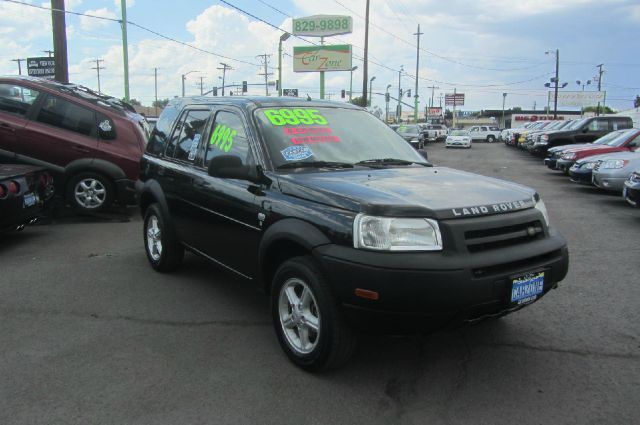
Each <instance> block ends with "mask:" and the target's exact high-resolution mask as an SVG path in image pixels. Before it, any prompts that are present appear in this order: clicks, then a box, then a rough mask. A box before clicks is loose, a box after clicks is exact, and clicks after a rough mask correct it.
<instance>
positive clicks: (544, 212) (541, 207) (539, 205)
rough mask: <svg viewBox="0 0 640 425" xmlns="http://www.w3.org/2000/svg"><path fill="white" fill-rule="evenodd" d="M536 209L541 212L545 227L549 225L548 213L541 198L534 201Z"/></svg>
mask: <svg viewBox="0 0 640 425" xmlns="http://www.w3.org/2000/svg"><path fill="white" fill-rule="evenodd" d="M534 201H535V199H534ZM536 209H537V210H538V211H540V212H541V213H542V216H543V217H544V222H545V223H546V224H547V227H549V213H547V207H546V206H545V204H544V201H543V200H542V199H539V200H538V202H536Z"/></svg>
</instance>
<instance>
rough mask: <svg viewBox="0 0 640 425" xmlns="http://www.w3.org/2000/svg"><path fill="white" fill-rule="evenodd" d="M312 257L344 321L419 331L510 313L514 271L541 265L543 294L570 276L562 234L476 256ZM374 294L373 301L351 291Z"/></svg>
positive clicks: (346, 253)
mask: <svg viewBox="0 0 640 425" xmlns="http://www.w3.org/2000/svg"><path fill="white" fill-rule="evenodd" d="M314 255H315V257H316V258H317V259H318V261H319V262H320V263H321V265H322V268H323V269H324V271H325V272H326V274H327V275H328V277H329V281H330V282H331V284H332V286H333V289H334V293H335V294H336V296H337V297H338V299H339V300H340V302H341V303H342V305H343V307H344V312H345V316H346V318H347V320H348V321H349V322H350V323H351V324H352V325H354V326H355V327H357V328H359V329H361V330H367V331H375V332H391V333H404V332H420V331H431V330H435V329H438V328H441V327H443V326H447V325H453V324H459V323H464V322H470V321H475V320H478V319H481V318H483V317H485V316H497V315H503V314H507V313H509V312H511V311H513V310H517V309H519V308H521V307H523V306H525V305H527V304H525V305H520V306H517V305H513V304H512V303H511V298H510V295H511V289H512V288H511V285H512V280H513V278H514V277H515V276H518V275H521V274H524V273H528V272H534V271H544V272H545V280H544V289H543V293H542V294H540V295H539V296H538V298H537V299H539V298H541V297H542V296H543V295H545V294H546V293H548V292H549V291H550V290H551V289H552V288H555V287H556V286H557V283H558V282H559V281H561V280H562V279H563V278H564V277H565V276H566V274H567V270H568V264H569V254H568V249H567V246H566V242H565V240H564V238H562V236H560V235H559V234H557V233H555V232H552V234H551V235H549V236H548V237H545V238H544V239H541V240H538V241H535V242H531V243H527V244H522V245H518V246H512V247H509V248H501V249H494V250H490V251H485V252H478V253H474V254H470V253H466V254H462V253H460V254H455V253H452V252H447V251H443V252H437V253H436V252H431V253H407V252H403V253H379V252H372V251H364V250H357V249H354V248H350V247H345V246H338V245H325V246H321V247H318V248H316V249H315V250H314ZM357 288H359V289H365V290H368V291H374V292H377V293H378V294H379V298H378V299H377V300H375V301H373V300H367V299H363V298H359V297H357V296H356V295H355V290H356V289H357Z"/></svg>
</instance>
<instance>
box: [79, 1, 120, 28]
mask: <svg viewBox="0 0 640 425" xmlns="http://www.w3.org/2000/svg"><path fill="white" fill-rule="evenodd" d="M84 13H85V14H86V15H93V16H100V17H102V18H111V19H117V16H116V14H115V13H114V12H112V11H111V10H109V9H107V8H106V7H103V8H102V9H95V10H85V12H84ZM111 23H113V22H112V21H107V20H104V19H98V18H93V17H91V16H80V28H82V29H83V30H85V31H91V30H94V29H97V28H103V27H106V26H108V25H109V24H111Z"/></svg>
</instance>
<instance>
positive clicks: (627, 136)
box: [556, 128, 640, 174]
mask: <svg viewBox="0 0 640 425" xmlns="http://www.w3.org/2000/svg"><path fill="white" fill-rule="evenodd" d="M616 133H618V136H617V137H615V138H614V139H612V140H610V141H609V142H607V143H606V144H604V145H591V146H584V147H581V148H575V149H568V150H566V151H564V152H563V153H562V156H561V157H560V159H559V160H558V162H557V164H556V168H557V169H558V170H560V171H563V172H564V173H566V174H569V168H571V166H572V165H573V163H574V162H576V161H577V160H578V159H581V158H585V157H588V156H594V155H603V154H610V153H614V152H629V151H631V152H633V151H635V150H636V149H637V148H638V147H639V146H640V137H638V136H640V130H637V129H633V128H632V129H629V130H619V132H616Z"/></svg>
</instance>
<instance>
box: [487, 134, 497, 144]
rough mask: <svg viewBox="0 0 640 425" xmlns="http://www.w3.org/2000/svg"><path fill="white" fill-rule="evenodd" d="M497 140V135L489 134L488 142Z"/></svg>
mask: <svg viewBox="0 0 640 425" xmlns="http://www.w3.org/2000/svg"><path fill="white" fill-rule="evenodd" d="M495 140H496V137H495V136H491V135H489V136H487V142H489V143H493V142H495Z"/></svg>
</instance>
